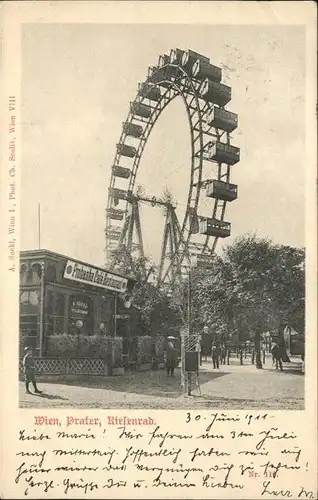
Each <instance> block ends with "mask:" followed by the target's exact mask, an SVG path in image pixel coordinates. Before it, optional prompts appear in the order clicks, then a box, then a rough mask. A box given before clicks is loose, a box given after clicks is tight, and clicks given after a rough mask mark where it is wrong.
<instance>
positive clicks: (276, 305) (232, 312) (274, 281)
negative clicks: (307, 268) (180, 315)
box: [193, 235, 305, 368]
mask: <svg viewBox="0 0 318 500" xmlns="http://www.w3.org/2000/svg"><path fill="white" fill-rule="evenodd" d="M304 259H305V252H304V250H303V249H298V248H293V247H289V246H284V245H274V244H273V243H272V242H271V241H270V240H268V239H266V238H259V239H258V238H256V236H255V235H248V236H244V237H241V238H238V239H237V240H235V241H234V243H233V244H232V245H229V246H227V247H226V249H225V250H224V252H223V255H222V257H220V258H215V259H214V261H213V263H212V266H211V269H210V270H205V272H204V273H201V274H200V275H199V274H197V275H196V277H195V283H194V286H193V289H194V291H193V309H195V314H194V317H195V318H197V320H199V318H202V320H203V321H204V322H205V323H206V324H207V325H208V326H210V328H212V329H214V330H215V331H218V332H219V333H220V335H221V336H222V335H223V336H226V335H228V334H229V333H232V334H233V335H234V336H235V337H236V338H237V339H238V341H239V342H242V341H244V340H247V339H248V338H254V340H255V349H256V367H257V368H262V363H261V335H262V333H264V332H265V331H268V330H273V329H276V330H278V329H279V328H280V327H281V325H282V324H290V325H291V326H294V328H295V329H298V331H299V330H301V331H303V329H304V305H305V279H304ZM202 320H201V321H202Z"/></svg>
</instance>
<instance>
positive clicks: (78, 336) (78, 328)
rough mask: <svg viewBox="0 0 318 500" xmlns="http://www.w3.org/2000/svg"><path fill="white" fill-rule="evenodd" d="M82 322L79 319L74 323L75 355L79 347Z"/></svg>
mask: <svg viewBox="0 0 318 500" xmlns="http://www.w3.org/2000/svg"><path fill="white" fill-rule="evenodd" d="M83 324H84V323H83V321H82V320H81V319H77V320H76V321H75V326H76V329H77V348H76V350H77V355H78V354H79V350H80V349H79V347H80V333H81V329H82V328H83Z"/></svg>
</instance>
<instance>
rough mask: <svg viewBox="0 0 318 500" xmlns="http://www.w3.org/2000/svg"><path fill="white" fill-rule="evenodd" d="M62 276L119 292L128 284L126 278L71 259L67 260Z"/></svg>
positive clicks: (125, 288)
mask: <svg viewBox="0 0 318 500" xmlns="http://www.w3.org/2000/svg"><path fill="white" fill-rule="evenodd" d="M63 278H65V279H68V280H72V281H77V282H79V283H84V284H87V285H93V286H98V287H100V288H106V289H107V290H113V291H115V292H120V293H122V292H125V291H126V290H127V284H128V280H127V279H126V278H123V277H122V276H117V275H116V274H112V273H109V272H108V271H103V270H102V269H98V268H96V267H91V266H87V265H85V264H81V263H79V262H74V261H72V260H68V261H67V263H66V266H65V269H64V275H63Z"/></svg>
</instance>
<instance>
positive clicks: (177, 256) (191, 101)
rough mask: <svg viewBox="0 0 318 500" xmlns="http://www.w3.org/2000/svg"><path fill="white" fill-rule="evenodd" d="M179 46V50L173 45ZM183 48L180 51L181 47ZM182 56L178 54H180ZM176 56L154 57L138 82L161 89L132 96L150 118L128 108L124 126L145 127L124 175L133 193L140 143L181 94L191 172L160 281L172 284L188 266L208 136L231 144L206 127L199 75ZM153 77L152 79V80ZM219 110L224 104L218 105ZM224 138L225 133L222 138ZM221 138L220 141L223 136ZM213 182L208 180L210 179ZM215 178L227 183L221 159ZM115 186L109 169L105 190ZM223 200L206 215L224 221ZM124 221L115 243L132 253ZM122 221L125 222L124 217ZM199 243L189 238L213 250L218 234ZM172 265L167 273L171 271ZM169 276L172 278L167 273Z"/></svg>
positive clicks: (207, 250)
mask: <svg viewBox="0 0 318 500" xmlns="http://www.w3.org/2000/svg"><path fill="white" fill-rule="evenodd" d="M177 50H179V49H177ZM180 52H182V53H183V52H184V51H180ZM181 55H182V54H181ZM181 55H180V57H179V58H178V61H175V62H171V60H170V57H169V56H168V55H166V54H165V55H161V56H159V62H158V65H157V66H155V67H151V68H149V72H148V77H147V80H146V81H145V82H144V83H143V84H142V85H150V87H149V88H150V89H151V88H154V87H159V88H160V90H161V92H162V93H161V95H160V98H159V100H158V101H154V100H151V99H149V98H147V96H143V95H142V85H140V87H139V91H138V93H137V96H136V98H135V101H134V103H140V104H146V105H147V106H150V107H151V116H150V117H149V118H143V117H141V116H138V115H136V114H135V113H134V112H133V111H132V110H131V109H130V111H129V113H128V116H127V119H126V122H125V123H126V124H130V123H132V124H138V125H142V126H144V128H143V133H142V136H141V137H140V138H139V145H138V146H137V153H136V155H135V156H134V158H132V166H131V175H130V178H129V179H127V181H128V187H127V192H128V195H129V193H133V191H134V187H135V182H136V177H137V172H138V168H139V164H140V160H141V157H142V153H143V151H144V148H145V145H146V143H147V140H148V138H149V135H150V133H151V131H152V129H153V127H154V125H155V123H156V122H157V120H158V118H159V116H160V115H161V113H162V112H163V110H164V109H165V108H166V107H167V106H168V105H169V104H170V102H171V101H172V100H173V99H175V98H176V97H181V98H182V100H183V102H184V105H185V108H186V112H187V116H188V122H189V129H190V138H191V172H190V184H189V191H188V199H187V207H186V210H185V214H184V219H183V221H182V224H181V229H180V234H179V238H180V239H179V244H178V247H177V249H176V251H175V253H174V255H173V256H172V258H171V262H170V265H169V266H168V268H167V269H166V271H165V273H164V275H163V276H162V278H161V279H162V282H163V283H165V282H171V281H173V280H174V279H175V278H176V277H177V274H178V273H179V272H180V268H181V266H182V267H183V269H185V271H186V270H187V269H188V268H189V266H190V251H189V244H190V243H191V234H192V233H191V224H192V223H193V218H192V215H193V214H195V215H198V214H197V211H198V205H199V199H200V194H201V191H202V187H203V186H204V181H205V180H206V179H203V170H204V164H205V162H206V161H208V160H207V159H206V157H205V153H206V148H207V146H208V145H209V143H211V140H213V139H214V140H221V139H222V142H225V143H227V144H230V133H229V132H227V131H224V130H221V129H216V128H215V127H213V126H211V125H208V123H207V116H208V114H209V113H210V112H211V109H212V106H213V104H212V103H210V102H207V101H206V100H204V99H203V98H202V97H201V96H200V94H199V88H200V86H201V84H202V79H201V78H200V79H199V78H195V77H193V76H192V75H191V69H190V70H188V71H187V70H186V69H185V68H184V67H183V66H182V65H181V60H180V59H181ZM161 73H163V76H162V79H161V80H160V79H158V78H156V75H160V74H161ZM154 80H155V83H153V81H154ZM219 107H220V108H221V109H223V108H224V107H222V106H219ZM224 136H225V137H224ZM126 137H127V134H126V132H125V129H124V128H123V131H122V134H121V137H120V140H119V145H123V144H125V139H126ZM224 139H225V140H224ZM121 156H122V155H121V153H120V151H119V150H117V152H116V154H115V158H114V162H113V165H120V159H121ZM209 180H212V179H209ZM217 180H221V181H225V182H229V181H230V165H228V164H225V163H218V168H217ZM114 187H116V176H115V175H114V174H113V173H112V176H111V180H110V185H109V193H110V190H111V189H112V188H114ZM129 203H130V202H129V199H128V200H126V206H125V218H124V219H125V220H126V219H127V214H128V206H129ZM226 204H227V201H226V200H223V199H218V198H216V199H214V207H213V210H212V214H211V217H212V218H216V219H218V220H220V221H223V220H224V215H225V208H226ZM113 206H114V204H113V197H112V196H111V195H110V194H109V196H108V205H107V212H106V214H107V215H106V228H105V232H106V234H107V233H108V232H109V231H111V229H112V225H111V224H112V222H111V217H110V216H109V215H108V213H109V210H110V209H112V208H113ZM125 220H124V223H123V227H122V233H121V236H120V239H119V242H118V246H119V245H124V246H126V248H128V251H131V248H129V245H128V246H127V243H129V242H127V223H126V224H125ZM126 222H127V220H126ZM203 240H204V241H203V242H202V243H201V244H197V243H196V242H193V243H192V245H193V247H194V248H196V249H197V250H196V253H205V254H207V253H210V254H212V253H214V251H215V248H216V244H217V241H218V237H217V236H203ZM112 249H113V247H112V243H111V239H109V238H107V236H106V252H107V259H109V260H110V259H111V252H112ZM171 269H172V272H171ZM171 276H172V277H171Z"/></svg>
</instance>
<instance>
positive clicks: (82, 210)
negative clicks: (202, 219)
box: [21, 24, 305, 265]
mask: <svg viewBox="0 0 318 500" xmlns="http://www.w3.org/2000/svg"><path fill="white" fill-rule="evenodd" d="M176 47H178V48H181V49H187V48H190V49H192V50H195V51H196V52H199V53H201V54H203V55H205V56H207V57H209V58H210V62H211V63H212V64H214V65H216V66H220V67H222V69H223V77H222V82H223V83H225V84H227V85H230V86H231V87H232V100H231V102H230V103H229V104H228V105H227V109H228V110H230V111H233V112H235V113H238V115H239V127H238V129H237V130H236V131H235V132H234V133H233V134H232V144H233V145H235V146H238V147H240V148H241V161H240V163H238V164H236V165H234V166H233V167H232V174H231V182H234V183H235V184H238V189H239V196H238V199H237V200H236V201H234V202H232V203H231V204H230V203H228V204H227V210H226V215H225V220H227V221H230V222H231V223H232V235H231V237H230V238H227V239H226V240H224V241H223V242H222V241H220V240H219V243H218V251H220V250H221V249H222V244H229V243H231V242H233V240H234V239H235V238H236V237H238V236H241V235H244V234H246V233H250V232H256V234H257V235H258V236H262V237H263V236H264V237H269V238H270V239H272V240H273V242H275V243H282V244H287V245H292V246H298V247H299V246H304V221H305V198H304V196H305V164H304V147H305V145H304V139H305V128H304V127H305V125H304V92H305V90H304V89H305V87H304V86H305V33H304V30H303V29H302V28H301V27H297V26H282V25H280V26H266V25H263V26H247V25H245V26H239V25H237V26H235V25H231V26H221V25H218V26H213V25H201V26H194V25H168V24H165V25H155V24H154V25H136V24H135V25H128V24H127V25H115V24H26V25H24V28H23V36H22V176H21V195H22V196H21V205H22V206H21V249H23V250H25V249H34V248H38V226H37V211H38V204H40V207H41V248H46V249H49V250H52V251H55V252H59V253H62V254H65V255H69V256H70V257H73V258H76V259H80V260H84V261H87V262H89V263H91V264H95V265H102V264H104V262H105V235H104V228H105V209H106V206H107V197H108V186H109V181H110V172H111V166H112V164H113V159H114V155H115V151H116V143H117V142H118V141H119V137H120V134H121V129H122V123H123V122H124V121H125V119H126V116H127V114H128V109H129V103H130V102H131V101H133V100H134V98H135V95H136V92H137V89H138V83H139V82H142V81H144V80H145V78H146V75H147V71H148V66H152V65H155V64H156V63H157V60H158V56H159V54H163V53H170V49H172V48H176ZM189 175H190V134H189V128H188V123H187V118H186V112H185V108H184V107H183V104H182V101H181V100H179V99H176V100H175V101H174V102H172V103H171V104H170V105H169V106H168V107H167V108H166V110H165V111H164V112H163V114H162V116H160V118H159V120H158V122H157V124H156V126H155V127H154V130H153V131H152V133H151V135H150V138H149V141H148V143H147V146H146V149H145V152H144V155H143V157H142V160H141V164H140V167H139V171H138V176H137V180H136V184H137V185H142V186H143V187H144V189H145V192H146V193H147V194H148V195H150V196H154V195H155V196H160V195H161V194H162V193H163V190H164V188H165V187H168V188H169V189H170V190H171V192H172V194H173V195H174V197H175V198H176V200H177V205H178V206H177V214H178V217H179V218H181V217H182V214H183V213H184V208H185V200H186V197H187V190H188V184H189ZM163 220H164V219H163V216H162V213H161V212H160V210H159V209H157V208H156V209H153V208H150V207H146V206H142V207H141V224H142V230H143V235H144V240H145V250H146V253H147V254H148V255H149V256H150V257H153V258H154V259H155V260H156V258H157V257H158V255H159V250H160V246H161V241H162V231H163Z"/></svg>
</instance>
